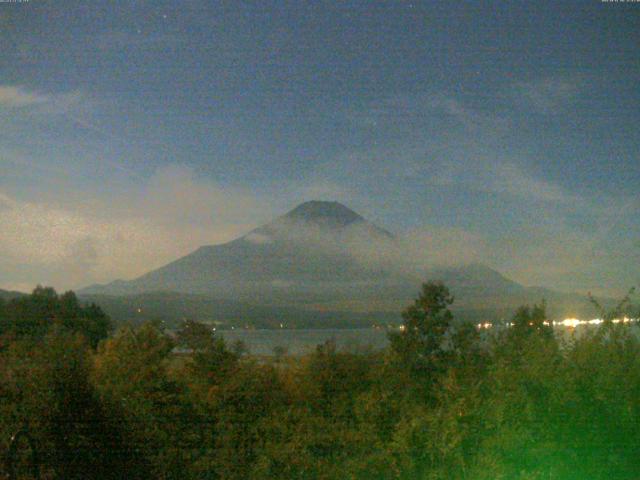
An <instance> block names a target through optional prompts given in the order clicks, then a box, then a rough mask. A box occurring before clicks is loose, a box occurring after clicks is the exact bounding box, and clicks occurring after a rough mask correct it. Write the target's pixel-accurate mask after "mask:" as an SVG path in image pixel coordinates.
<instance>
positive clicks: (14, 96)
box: [0, 85, 51, 108]
mask: <svg viewBox="0 0 640 480" xmlns="http://www.w3.org/2000/svg"><path fill="white" fill-rule="evenodd" d="M50 100H51V98H50V97H49V96H47V95H42V94H39V93H36V92H33V91H29V90H27V89H26V88H24V87H22V86H19V85H0V107H6V108H21V107H28V106H32V105H39V104H42V103H46V102H49V101H50Z"/></svg>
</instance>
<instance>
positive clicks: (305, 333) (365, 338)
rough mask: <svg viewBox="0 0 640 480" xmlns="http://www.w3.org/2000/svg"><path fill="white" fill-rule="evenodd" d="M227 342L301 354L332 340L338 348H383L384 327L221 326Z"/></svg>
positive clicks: (267, 351)
mask: <svg viewBox="0 0 640 480" xmlns="http://www.w3.org/2000/svg"><path fill="white" fill-rule="evenodd" d="M218 334H219V335H221V336H222V337H224V339H225V341H226V342H227V344H228V345H231V344H233V343H234V342H236V341H238V340H241V341H242V342H244V344H245V345H246V346H247V347H248V349H249V353H251V354H253V355H273V350H274V348H276V347H284V348H285V349H286V353H288V354H289V355H302V354H305V353H310V352H312V351H314V350H315V348H316V345H318V344H321V343H324V342H326V341H327V340H331V339H333V340H335V342H336V346H337V348H338V349H340V350H344V349H348V350H352V349H359V348H373V349H376V350H381V349H383V348H385V347H386V346H387V345H388V343H389V341H388V340H387V330H385V329H375V328H353V329H342V328H341V329H304V330H302V329H300V330H293V329H285V328H282V329H273V330H245V329H236V330H224V331H219V332H218Z"/></svg>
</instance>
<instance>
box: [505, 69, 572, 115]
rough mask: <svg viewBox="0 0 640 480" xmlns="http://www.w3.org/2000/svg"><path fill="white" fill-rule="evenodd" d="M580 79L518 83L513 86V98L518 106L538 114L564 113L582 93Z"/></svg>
mask: <svg viewBox="0 0 640 480" xmlns="http://www.w3.org/2000/svg"><path fill="white" fill-rule="evenodd" d="M583 89H584V81H583V80H582V79H580V78H573V79H567V78H545V79H542V80H535V81H530V82H518V83H516V84H514V85H512V86H511V92H510V93H511V95H510V96H511V97H512V98H513V99H514V100H515V102H516V103H517V104H519V105H520V106H523V107H527V108H531V109H533V110H534V111H536V112H538V113H543V114H554V113H560V112H562V111H564V110H565V109H566V108H567V106H568V105H570V104H571V103H573V101H574V100H575V99H576V98H577V97H578V96H579V95H580V94H581V93H582V91H583Z"/></svg>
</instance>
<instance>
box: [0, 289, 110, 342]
mask: <svg viewBox="0 0 640 480" xmlns="http://www.w3.org/2000/svg"><path fill="white" fill-rule="evenodd" d="M52 328H59V329H60V328H61V329H64V330H66V331H69V332H74V333H79V334H81V335H83V336H84V337H85V338H86V339H87V340H88V342H89V344H90V345H91V346H92V347H93V348H96V347H97V345H98V343H99V342H100V340H102V339H104V338H106V337H107V336H108V334H109V332H110V331H111V322H110V320H109V317H107V316H106V315H105V314H104V312H103V311H102V310H101V309H100V307H98V306H97V305H93V304H91V305H88V306H83V305H81V304H80V302H79V301H78V298H77V297H76V295H75V293H73V292H66V293H64V294H62V295H58V294H57V293H56V291H55V290H54V289H53V288H50V287H41V286H38V287H36V289H35V290H34V291H33V293H32V294H31V295H25V296H22V297H18V298H15V299H12V300H10V301H9V302H7V303H4V304H0V338H1V337H4V338H5V339H6V341H8V342H10V341H11V339H14V338H24V337H28V338H33V339H38V338H43V337H44V336H45V335H46V334H47V332H49V331H50V330H51V329H52ZM1 343H4V342H1ZM1 343H0V345H1Z"/></svg>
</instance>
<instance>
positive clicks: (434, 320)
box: [389, 282, 453, 381]
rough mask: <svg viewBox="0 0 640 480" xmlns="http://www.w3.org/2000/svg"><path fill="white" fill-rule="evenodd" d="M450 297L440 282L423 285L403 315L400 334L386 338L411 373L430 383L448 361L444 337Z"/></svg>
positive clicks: (450, 319) (448, 352)
mask: <svg viewBox="0 0 640 480" xmlns="http://www.w3.org/2000/svg"><path fill="white" fill-rule="evenodd" d="M452 303H453V297H452V296H451V294H450V293H449V289H448V288H447V287H445V286H444V285H443V284H442V283H439V282H428V283H425V284H423V285H422V292H421V293H420V295H419V297H418V298H417V299H416V300H415V301H414V303H413V304H412V305H410V306H409V307H408V308H407V309H406V310H405V311H404V312H402V318H403V320H404V322H403V325H402V329H401V331H400V332H394V333H391V334H390V335H389V340H390V342H391V348H392V350H393V351H394V352H395V353H396V354H397V355H398V357H399V359H400V362H401V363H402V364H403V365H404V366H405V367H406V368H408V369H409V370H410V371H411V372H412V373H414V374H416V375H418V376H420V377H423V378H425V379H428V380H431V381H433V380H434V379H435V378H436V377H437V375H439V374H441V373H442V372H443V371H444V370H445V369H446V365H447V362H448V361H449V360H450V358H451V348H448V346H447V345H446V335H447V333H448V332H449V330H450V328H451V322H452V320H453V314H452V313H451V311H450V310H449V306H450V305H451V304H452Z"/></svg>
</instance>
